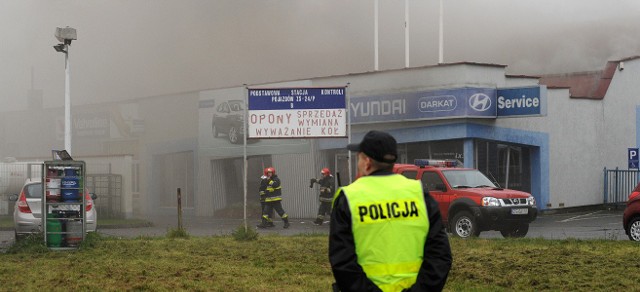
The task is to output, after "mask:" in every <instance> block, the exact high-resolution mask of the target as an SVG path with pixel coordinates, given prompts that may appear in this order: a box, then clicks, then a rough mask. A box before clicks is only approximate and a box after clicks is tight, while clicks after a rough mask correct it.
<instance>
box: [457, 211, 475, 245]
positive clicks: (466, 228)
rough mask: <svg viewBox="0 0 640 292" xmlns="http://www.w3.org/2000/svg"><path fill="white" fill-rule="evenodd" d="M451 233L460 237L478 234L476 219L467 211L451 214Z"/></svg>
mask: <svg viewBox="0 0 640 292" xmlns="http://www.w3.org/2000/svg"><path fill="white" fill-rule="evenodd" d="M451 233H453V235H454V236H457V237H460V238H469V237H472V236H473V237H475V236H478V235H480V228H479V226H478V222H477V221H476V219H475V218H474V217H473V216H472V215H471V213H469V212H468V211H460V212H458V213H456V215H455V216H453V221H452V225H451Z"/></svg>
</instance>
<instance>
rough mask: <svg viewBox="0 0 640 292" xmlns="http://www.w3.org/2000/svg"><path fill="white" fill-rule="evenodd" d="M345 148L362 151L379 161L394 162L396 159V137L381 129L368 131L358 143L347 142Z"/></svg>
mask: <svg viewBox="0 0 640 292" xmlns="http://www.w3.org/2000/svg"><path fill="white" fill-rule="evenodd" d="M347 149H349V150H351V151H357V152H362V153H364V154H366V155H367V156H369V157H371V158H373V159H374V160H376V161H379V162H386V163H394V162H396V160H397V159H398V147H397V143H396V139H395V138H393V136H391V135H389V133H386V132H382V131H375V130H374V131H369V132H368V133H367V134H366V135H364V137H363V138H362V141H361V142H360V143H354V144H349V145H347Z"/></svg>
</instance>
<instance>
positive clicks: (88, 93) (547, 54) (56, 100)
mask: <svg viewBox="0 0 640 292" xmlns="http://www.w3.org/2000/svg"><path fill="white" fill-rule="evenodd" d="M379 2H380V7H379V11H380V17H379V42H378V47H379V50H380V56H379V61H380V69H381V70H387V69H397V68H403V67H404V66H405V55H404V52H405V38H404V32H405V30H404V3H405V1H401V0H393V1H379ZM408 3H409V5H410V14H409V31H410V35H409V49H410V53H409V57H410V66H412V67H415V66H423V65H434V64H437V63H438V47H439V45H438V23H439V21H438V20H439V18H438V17H439V15H438V11H439V1H437V0H429V1H418V0H409V1H408ZM443 3H444V61H445V63H450V62H462V61H470V62H485V63H495V64H503V65H507V66H508V67H507V72H508V73H510V74H529V75H535V74H542V73H562V72H572V71H590V70H598V69H601V68H602V67H603V66H604V64H605V63H606V61H608V60H612V59H620V58H624V57H629V56H635V55H639V54H640V40H639V38H638V37H637V36H638V35H640V23H639V22H640V18H638V17H637V15H640V2H637V1H634V0H626V1H616V2H615V4H612V3H611V2H610V1H604V0H591V1H584V0H567V1H551V0H539V1H513V0H483V1H471V0H447V1H443ZM373 12H374V7H373V1H370V0H358V1H341V0H325V1H297V0H282V1H275V0H271V1H269V0H267V1H249V0H233V1H232V0H225V1H222V0H218V1H210V0H185V1H174V0H163V1H152V0H146V1H144V0H143V1H125V0H102V1H90V2H77V1H70V0H57V1H37V0H27V1H0V17H2V19H3V22H4V23H5V25H4V26H2V28H0V35H1V36H2V37H3V41H2V45H0V54H1V55H2V56H3V66H2V69H0V79H1V80H2V82H0V105H1V106H0V112H2V111H11V110H20V109H25V108H26V107H27V97H28V96H29V94H30V93H33V92H34V91H33V90H32V89H35V90H36V91H37V92H41V95H42V99H43V103H44V106H45V107H59V106H60V105H61V104H62V102H63V97H64V78H65V71H64V56H63V55H62V54H60V53H57V52H55V51H54V50H53V48H52V46H53V45H55V44H57V41H56V40H55V38H54V37H53V32H54V30H55V28H56V27H63V26H67V25H69V26H71V27H74V28H76V29H77V31H78V40H77V41H74V42H73V44H72V45H71V48H70V53H69V56H70V63H71V96H72V100H73V103H74V104H88V103H100V102H109V101H120V100H127V99H132V98H140V97H147V96H156V95H165V94H173V93H180V92H188V91H196V90H205V89H213V88H221V87H230V86H237V85H241V84H256V83H267V82H275V81H283V80H292V79H304V78H312V77H317V76H327V75H339V74H348V73H357V72H366V71H372V70H373V69H374V30H373V27H374V14H373Z"/></svg>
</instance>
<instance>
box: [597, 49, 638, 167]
mask: <svg viewBox="0 0 640 292" xmlns="http://www.w3.org/2000/svg"><path fill="white" fill-rule="evenodd" d="M639 80H640V59H635V60H632V61H626V62H624V70H622V71H620V70H616V71H615V74H614V76H613V79H612V80H611V85H610V86H609V90H608V91H607V95H606V96H605V98H604V100H603V104H604V108H603V112H602V113H601V115H602V117H603V119H604V127H605V129H607V130H606V131H605V132H604V133H602V135H601V136H600V137H599V139H600V140H601V145H600V146H601V147H599V148H598V149H600V151H602V154H603V156H604V161H603V166H606V167H607V168H608V169H612V168H616V167H619V168H620V169H627V167H628V165H627V162H628V161H627V148H632V147H637V144H636V141H637V137H636V132H637V128H638V127H640V125H636V106H638V105H640V88H639V87H638V81H639Z"/></svg>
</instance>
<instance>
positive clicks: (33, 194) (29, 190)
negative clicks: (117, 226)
mask: <svg viewBox="0 0 640 292" xmlns="http://www.w3.org/2000/svg"><path fill="white" fill-rule="evenodd" d="M84 196H85V210H86V216H87V220H86V231H87V232H95V231H96V227H97V222H98V214H97V213H96V208H95V206H94V204H93V200H94V199H95V198H96V195H95V194H89V192H88V191H87V190H86V189H85V193H84ZM9 199H10V200H12V201H16V204H15V206H14V208H13V223H14V226H15V236H16V240H18V239H20V238H23V237H25V236H27V235H29V234H33V233H39V232H42V231H43V229H42V180H41V179H40V178H35V179H27V180H26V182H25V183H24V186H23V187H22V191H21V192H20V194H18V195H11V196H10V198H9ZM61 207H62V206H61ZM64 207H68V206H64Z"/></svg>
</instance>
